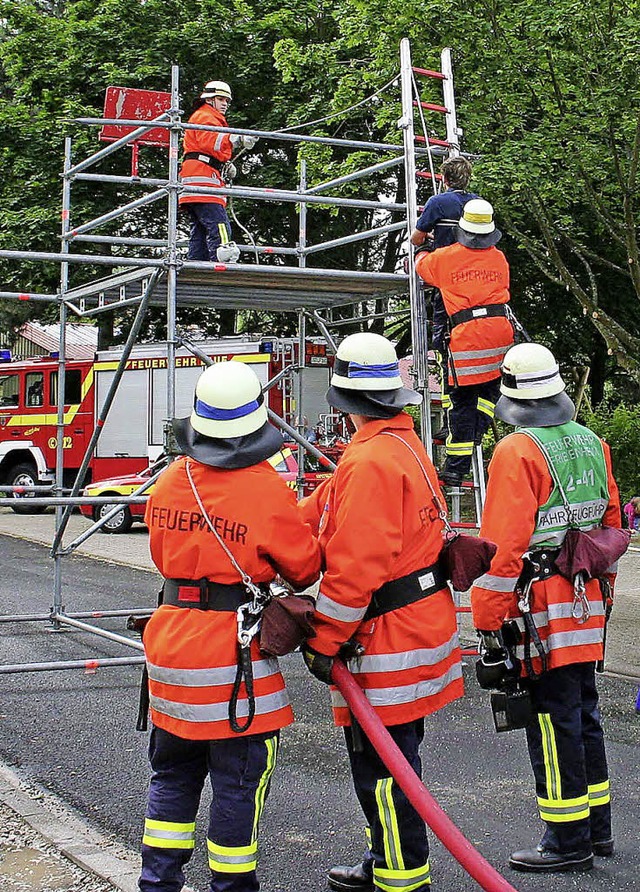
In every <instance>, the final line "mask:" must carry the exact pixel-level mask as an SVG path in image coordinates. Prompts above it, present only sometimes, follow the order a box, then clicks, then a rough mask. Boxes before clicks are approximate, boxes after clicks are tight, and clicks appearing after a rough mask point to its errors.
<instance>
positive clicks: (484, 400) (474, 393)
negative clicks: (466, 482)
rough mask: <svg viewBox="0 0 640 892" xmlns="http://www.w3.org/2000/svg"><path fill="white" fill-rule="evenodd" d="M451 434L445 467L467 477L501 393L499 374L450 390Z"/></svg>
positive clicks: (446, 446)
mask: <svg viewBox="0 0 640 892" xmlns="http://www.w3.org/2000/svg"><path fill="white" fill-rule="evenodd" d="M449 396H450V398H451V408H450V410H449V436H448V437H447V441H446V444H445V449H446V453H447V461H446V465H445V470H447V471H451V472H452V473H455V474H460V475H462V476H463V477H464V475H465V474H468V473H469V471H470V470H471V459H472V456H473V447H474V445H475V444H476V443H481V442H482V438H483V436H484V435H485V434H486V432H487V431H488V429H489V425H490V424H491V419H492V418H493V416H494V411H495V406H496V403H497V402H498V397H499V396H500V378H494V379H493V380H491V381H484V382H483V383H482V384H466V385H465V386H464V387H454V388H453V389H452V390H451V392H450V394H449Z"/></svg>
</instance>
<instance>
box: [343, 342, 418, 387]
mask: <svg viewBox="0 0 640 892" xmlns="http://www.w3.org/2000/svg"><path fill="white" fill-rule="evenodd" d="M331 384H332V386H333V387H344V388H345V389H346V390H397V389H398V388H399V387H402V386H403V384H402V378H401V377H400V368H399V365H398V357H397V355H396V351H395V348H394V346H393V344H392V343H391V341H388V340H387V338H383V337H382V335H379V334H373V333H372V332H361V333H360V334H356V335H349V337H347V338H345V339H344V341H342V343H341V344H340V346H339V348H338V354H337V356H336V358H335V362H334V365H333V375H332V376H331Z"/></svg>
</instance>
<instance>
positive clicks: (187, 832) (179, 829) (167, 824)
mask: <svg viewBox="0 0 640 892" xmlns="http://www.w3.org/2000/svg"><path fill="white" fill-rule="evenodd" d="M142 844H143V845H145V846H152V847H153V848H155V849H192V848H193V847H194V846H195V844H196V822H195V821H189V822H188V823H185V824H179V823H176V822H175V821H157V820H155V819H154V818H145V819H144V836H143V837H142Z"/></svg>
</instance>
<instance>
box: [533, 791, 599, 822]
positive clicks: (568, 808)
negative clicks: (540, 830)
mask: <svg viewBox="0 0 640 892" xmlns="http://www.w3.org/2000/svg"><path fill="white" fill-rule="evenodd" d="M538 809H539V810H540V817H541V818H542V820H543V821H549V822H550V823H553V824H563V823H567V822H568V821H581V820H582V819H583V818H588V817H589V796H588V795H587V794H586V793H585V794H584V796H578V797H576V798H575V799H543V798H542V797H541V796H538Z"/></svg>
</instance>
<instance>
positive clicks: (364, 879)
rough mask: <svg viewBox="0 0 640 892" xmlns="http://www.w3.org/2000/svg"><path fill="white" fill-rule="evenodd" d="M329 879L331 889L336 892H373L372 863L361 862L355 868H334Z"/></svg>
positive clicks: (340, 866) (341, 866)
mask: <svg viewBox="0 0 640 892" xmlns="http://www.w3.org/2000/svg"><path fill="white" fill-rule="evenodd" d="M327 879H328V882H329V887H330V888H331V889H335V890H336V892H373V866H372V862H371V861H361V862H360V864H356V865H355V867H345V866H343V865H342V864H341V865H339V866H338V867H332V868H331V870H330V871H329V874H328V877H327Z"/></svg>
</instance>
